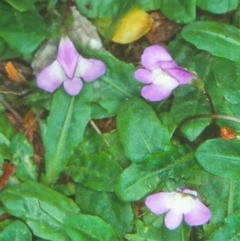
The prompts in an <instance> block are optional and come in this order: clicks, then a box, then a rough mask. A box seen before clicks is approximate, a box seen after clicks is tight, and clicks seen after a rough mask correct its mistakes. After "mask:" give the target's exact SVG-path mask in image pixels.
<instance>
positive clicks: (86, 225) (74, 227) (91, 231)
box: [66, 214, 117, 241]
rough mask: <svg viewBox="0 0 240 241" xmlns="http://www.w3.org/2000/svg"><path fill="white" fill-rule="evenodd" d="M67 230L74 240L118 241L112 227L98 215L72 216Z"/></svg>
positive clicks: (67, 224) (68, 221)
mask: <svg viewBox="0 0 240 241" xmlns="http://www.w3.org/2000/svg"><path fill="white" fill-rule="evenodd" d="M66 231H67V233H68V235H69V236H70V237H71V240H73V241H79V240H81V241H117V238H116V235H115V233H114V230H113V229H112V227H111V226H110V225H109V224H107V223H106V222H104V221H103V220H102V219H101V218H99V217H96V216H90V215H83V214H82V215H77V216H75V217H72V218H70V219H69V220H67V222H66Z"/></svg>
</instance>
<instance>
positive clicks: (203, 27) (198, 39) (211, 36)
mask: <svg viewBox="0 0 240 241" xmlns="http://www.w3.org/2000/svg"><path fill="white" fill-rule="evenodd" d="M181 34H182V36H183V38H184V39H185V40H187V41H188V42H190V43H192V44H194V45H195V46H196V47H197V48H198V49H203V50H206V51H208V52H210V53H211V54H212V55H215V56H219V57H224V58H227V59H230V60H233V61H237V62H240V30H239V29H238V28H236V27H234V26H231V25H228V24H223V23H218V22H211V21H199V22H194V23H192V24H189V25H187V26H186V27H184V28H183V30H182V32H181Z"/></svg>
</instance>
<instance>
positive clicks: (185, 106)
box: [170, 86, 211, 141]
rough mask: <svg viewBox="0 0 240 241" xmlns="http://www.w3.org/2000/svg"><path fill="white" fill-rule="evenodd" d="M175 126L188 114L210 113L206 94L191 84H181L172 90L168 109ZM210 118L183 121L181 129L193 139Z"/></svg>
mask: <svg viewBox="0 0 240 241" xmlns="http://www.w3.org/2000/svg"><path fill="white" fill-rule="evenodd" d="M170 113H171V116H172V117H173V118H174V120H175V123H176V126H177V125H179V124H180V123H181V122H182V121H183V120H184V119H186V118H187V117H189V116H194V115H198V114H210V113H211V112H210V107H209V104H208V103H207V100H206V96H205V95H204V94H203V93H202V92H201V91H198V90H196V89H194V88H193V87H192V86H181V87H179V88H178V89H177V90H176V91H175V92H174V100H173V103H172V106H171V110H170ZM210 122H211V119H210V118H209V119H195V120H191V121H188V122H186V123H184V125H182V126H181V131H182V132H183V133H184V135H185V136H186V137H187V138H188V139H189V140H190V141H193V140H195V139H196V138H197V137H198V136H199V135H200V134H201V132H202V131H203V130H204V129H205V127H206V126H208V125H209V124H210Z"/></svg>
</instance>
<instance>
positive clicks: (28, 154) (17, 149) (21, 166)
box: [11, 134, 38, 181]
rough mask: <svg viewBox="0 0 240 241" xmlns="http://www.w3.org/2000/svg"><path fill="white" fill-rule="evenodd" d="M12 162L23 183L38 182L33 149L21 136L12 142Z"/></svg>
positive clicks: (15, 137)
mask: <svg viewBox="0 0 240 241" xmlns="http://www.w3.org/2000/svg"><path fill="white" fill-rule="evenodd" d="M11 151H12V153H13V156H12V162H13V164H14V166H15V167H16V175H17V177H18V178H20V179H21V180H22V181H25V180H37V176H38V172H37V171H38V169H37V165H36V163H35V162H34V161H33V147H32V146H31V145H30V143H29V142H28V140H27V138H26V137H25V136H23V135H21V134H18V135H16V136H14V138H13V139H12V142H11Z"/></svg>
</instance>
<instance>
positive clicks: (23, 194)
mask: <svg viewBox="0 0 240 241" xmlns="http://www.w3.org/2000/svg"><path fill="white" fill-rule="evenodd" d="M1 200H2V202H3V205H4V207H5V208H6V210H7V212H8V213H9V214H11V215H12V216H15V217H18V218H20V219H23V220H24V221H25V222H26V223H27V225H28V226H29V227H30V228H31V230H32V232H33V233H34V234H35V235H36V236H38V237H40V238H43V239H47V240H52V241H56V240H59V241H67V240H69V239H68V237H67V234H66V233H65V227H64V223H65V221H66V220H67V219H68V218H70V217H72V216H74V215H77V214H78V213H79V212H80V210H79V208H78V206H77V205H76V204H75V203H74V202H73V201H72V200H71V199H68V198H66V197H65V196H63V195H61V194H59V193H57V192H55V191H53V190H52V189H50V188H48V187H46V186H44V185H42V184H39V183H37V182H33V181H28V182H25V183H23V184H21V185H17V186H15V187H10V188H8V189H6V190H5V191H4V192H3V193H2V194H1Z"/></svg>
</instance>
